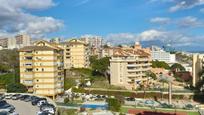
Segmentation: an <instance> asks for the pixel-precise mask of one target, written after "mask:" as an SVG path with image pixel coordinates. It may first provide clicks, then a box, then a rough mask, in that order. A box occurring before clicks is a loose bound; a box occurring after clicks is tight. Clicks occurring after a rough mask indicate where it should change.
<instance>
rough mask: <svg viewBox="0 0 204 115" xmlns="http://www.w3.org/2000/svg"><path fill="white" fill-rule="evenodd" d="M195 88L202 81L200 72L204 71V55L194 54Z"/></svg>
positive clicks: (193, 75)
mask: <svg viewBox="0 0 204 115" xmlns="http://www.w3.org/2000/svg"><path fill="white" fill-rule="evenodd" d="M192 68H193V69H192V77H193V80H192V81H193V86H196V83H197V82H198V81H199V80H200V75H199V74H200V72H202V71H203V70H204V54H193V64H192Z"/></svg>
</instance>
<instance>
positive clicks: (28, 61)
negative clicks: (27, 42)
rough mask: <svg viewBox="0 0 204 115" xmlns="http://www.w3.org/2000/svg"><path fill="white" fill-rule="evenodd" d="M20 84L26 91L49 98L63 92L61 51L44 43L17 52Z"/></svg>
mask: <svg viewBox="0 0 204 115" xmlns="http://www.w3.org/2000/svg"><path fill="white" fill-rule="evenodd" d="M19 55H20V82H21V83H22V84H24V85H25V86H27V88H28V91H29V92H31V93H34V94H37V95H43V96H50V97H53V99H54V98H55V96H56V95H58V94H61V93H63V92H64V73H63V72H64V70H63V49H61V48H59V47H56V46H53V45H52V44H49V43H48V42H46V41H39V42H36V43H35V44H34V46H25V47H23V48H21V49H20V50H19Z"/></svg>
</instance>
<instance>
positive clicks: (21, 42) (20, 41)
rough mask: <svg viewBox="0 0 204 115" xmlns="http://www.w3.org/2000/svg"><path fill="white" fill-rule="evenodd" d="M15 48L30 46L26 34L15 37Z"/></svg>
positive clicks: (29, 39) (28, 37)
mask: <svg viewBox="0 0 204 115" xmlns="http://www.w3.org/2000/svg"><path fill="white" fill-rule="evenodd" d="M15 39H16V46H17V48H22V47H24V46H30V45H31V38H30V36H29V35H26V34H19V35H16V36H15Z"/></svg>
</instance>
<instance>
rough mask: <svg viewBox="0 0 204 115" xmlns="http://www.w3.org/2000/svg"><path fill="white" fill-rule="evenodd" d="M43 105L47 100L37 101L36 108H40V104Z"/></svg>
mask: <svg viewBox="0 0 204 115" xmlns="http://www.w3.org/2000/svg"><path fill="white" fill-rule="evenodd" d="M45 103H47V100H44V99H43V100H39V101H38V103H37V106H38V107H40V106H41V105H42V104H45Z"/></svg>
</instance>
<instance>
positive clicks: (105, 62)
mask: <svg viewBox="0 0 204 115" xmlns="http://www.w3.org/2000/svg"><path fill="white" fill-rule="evenodd" d="M109 59H110V58H109V57H104V58H101V59H96V60H95V61H93V63H92V64H91V66H92V69H93V70H94V71H96V72H99V73H100V74H102V75H104V76H106V77H107V70H108V67H109V65H110V61H109Z"/></svg>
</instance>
